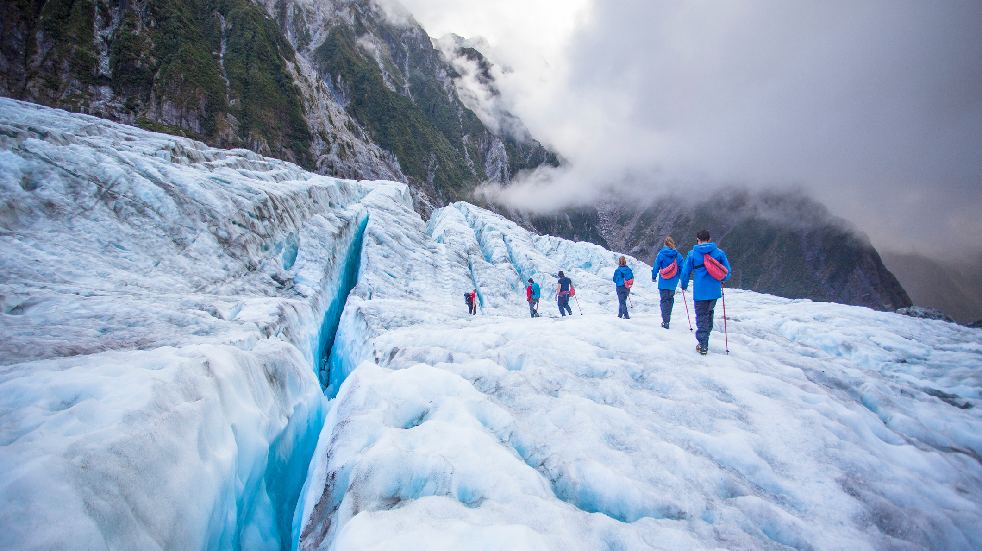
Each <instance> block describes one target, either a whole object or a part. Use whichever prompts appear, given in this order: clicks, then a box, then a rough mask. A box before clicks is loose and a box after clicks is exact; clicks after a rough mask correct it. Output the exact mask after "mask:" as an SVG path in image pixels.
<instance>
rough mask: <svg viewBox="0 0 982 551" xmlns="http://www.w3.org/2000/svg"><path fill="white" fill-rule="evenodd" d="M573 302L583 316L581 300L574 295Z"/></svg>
mask: <svg viewBox="0 0 982 551" xmlns="http://www.w3.org/2000/svg"><path fill="white" fill-rule="evenodd" d="M573 300H575V301H576V308H577V309H578V310H579V311H580V315H581V316H582V315H583V307H582V306H580V299H578V298H576V295H573Z"/></svg>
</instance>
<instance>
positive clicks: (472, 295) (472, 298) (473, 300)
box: [464, 289, 477, 315]
mask: <svg viewBox="0 0 982 551" xmlns="http://www.w3.org/2000/svg"><path fill="white" fill-rule="evenodd" d="M464 302H466V303H467V313H468V314H471V315H477V289H474V290H472V291H471V292H469V293H464Z"/></svg>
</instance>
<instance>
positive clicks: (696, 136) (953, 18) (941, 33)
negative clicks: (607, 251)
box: [401, 0, 982, 256]
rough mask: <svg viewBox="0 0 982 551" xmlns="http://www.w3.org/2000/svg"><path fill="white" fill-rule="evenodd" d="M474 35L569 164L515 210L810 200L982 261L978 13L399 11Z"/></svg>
mask: <svg viewBox="0 0 982 551" xmlns="http://www.w3.org/2000/svg"><path fill="white" fill-rule="evenodd" d="M401 1H402V3H403V4H404V5H405V6H406V7H407V8H408V9H409V11H410V12H412V13H413V14H414V16H415V17H416V19H417V20H418V21H420V23H422V24H423V26H424V27H425V28H426V30H427V32H429V33H430V34H431V35H433V36H440V35H443V34H445V33H449V32H454V33H457V34H459V35H462V36H465V37H476V36H480V37H483V38H484V39H485V40H486V41H487V47H486V49H488V50H490V51H488V52H486V53H487V54H488V55H489V56H490V57H491V58H492V60H493V61H495V62H497V63H499V64H500V65H501V66H502V67H503V68H505V71H503V74H501V75H499V80H500V84H501V89H502V95H503V100H504V101H505V102H506V103H507V104H508V105H509V106H510V107H511V108H512V109H513V110H514V112H515V113H516V114H517V115H519V116H520V117H521V118H522V119H523V120H524V121H525V123H526V124H527V125H528V127H529V128H530V130H531V132H532V134H533V135H534V136H536V137H537V138H539V139H540V140H541V141H543V142H545V143H547V144H549V145H550V146H551V147H553V148H554V149H556V150H557V151H558V152H559V153H560V154H561V155H562V156H563V157H564V158H565V159H567V161H568V164H567V166H566V168H565V169H563V170H560V171H550V172H549V173H539V174H534V175H530V177H529V178H527V179H526V180H525V182H524V183H523V184H519V185H517V186H514V187H513V189H512V191H511V192H510V193H509V196H508V199H510V200H512V201H515V202H518V203H520V204H526V205H534V206H539V207H541V206H543V205H557V204H558V202H557V198H563V199H564V200H576V201H592V200H596V199H597V198H598V197H606V196H608V195H609V194H610V193H612V192H611V191H610V190H611V188H613V190H614V191H613V193H638V192H640V193H643V194H648V195H655V194H658V193H659V192H663V191H684V192H686V193H689V194H704V193H712V189H711V187H712V186H713V185H719V184H743V185H747V186H751V187H796V188H803V189H805V190H807V191H808V192H810V193H811V194H812V195H813V196H814V197H816V198H817V199H819V200H821V201H823V202H824V203H826V204H827V205H828V206H829V208H830V209H831V210H832V212H833V213H836V214H839V215H840V216H843V217H844V218H847V219H849V220H851V221H853V222H854V223H855V224H856V225H857V226H859V227H860V228H861V229H863V230H864V231H866V232H867V233H868V234H869V235H870V237H871V238H872V239H873V241H874V243H875V244H876V245H877V246H879V247H881V248H886V249H901V250H904V249H908V248H915V249H917V250H920V251H922V252H928V253H934V254H936V255H945V256H949V255H952V254H954V253H957V252H959V251H963V250H969V251H971V252H972V253H978V252H979V251H982V244H980V243H982V216H980V211H982V2H979V1H978V0H965V1H943V0H942V1H937V2H935V1H927V0H918V1H906V0H854V1H829V0H825V1H821V2H818V1H816V2H803V1H786V0H785V1H755V2H737V1H731V2H717V1H688V2H660V1H655V0H616V1H610V0H608V1H604V2H600V1H599V0H596V1H591V0H521V1H519V0H499V1H495V2H489V1H487V0H401Z"/></svg>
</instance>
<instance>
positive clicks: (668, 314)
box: [651, 235, 683, 329]
mask: <svg viewBox="0 0 982 551" xmlns="http://www.w3.org/2000/svg"><path fill="white" fill-rule="evenodd" d="M682 260H683V259H682V255H681V254H679V252H678V250H676V248H675V240H674V239H672V236H671V235H669V236H668V237H666V238H665V246H664V247H662V249H661V250H660V251H658V256H656V257H655V262H654V264H653V265H652V267H651V281H655V280H657V281H658V292H659V293H660V294H661V326H662V327H664V328H665V329H668V324H669V322H671V321H672V308H673V307H674V306H675V288H676V287H678V285H679V279H680V275H681V268H682V266H681V265H682ZM666 275H668V276H669V277H665V276H666Z"/></svg>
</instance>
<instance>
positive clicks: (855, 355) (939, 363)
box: [0, 99, 982, 551]
mask: <svg viewBox="0 0 982 551" xmlns="http://www.w3.org/2000/svg"><path fill="white" fill-rule="evenodd" d="M0 186H2V187H0V193H2V203H0V204H2V208H0V224H2V227H0V230H2V233H0V247H2V256H0V274H2V280H0V301H2V305H0V306H2V314H0V331H2V335H3V338H2V341H0V473H2V474H0V503H2V505H0V528H2V529H0V548H3V549H6V548H10V549H50V548H79V549H90V548H112V549H136V548H139V549H195V548H210V549H228V548H242V549H276V548H291V547H296V548H300V549H307V550H312V549H337V550H344V549H360V550H362V549H427V550H432V549H448V550H449V549H454V550H456V549H509V550H512V549H535V550H539V549H561V550H564V551H565V550H571V549H584V550H595V549H703V548H728V549H786V548H794V549H977V548H980V547H982V522H980V521H982V430H980V429H982V419H980V414H979V407H978V404H979V400H980V366H982V332H980V331H979V330H976V329H969V328H964V327H960V326H957V325H954V324H950V323H946V322H943V321H934V320H922V319H915V318H910V317H907V316H901V315H898V314H892V313H882V312H874V311H872V310H868V309H865V308H857V307H849V306H841V305H835V304H824V303H812V302H809V301H794V300H787V299H781V298H777V297H772V296H767V295H761V294H756V293H752V292H744V291H739V290H728V291H727V295H726V296H727V299H728V300H727V312H728V313H729V314H730V319H729V322H728V323H729V330H730V349H731V353H730V354H729V355H725V354H723V353H722V348H723V347H722V340H723V335H722V333H720V332H718V331H717V332H714V334H713V336H712V340H711V345H710V346H711V352H710V354H709V356H706V357H701V356H699V355H698V354H696V353H695V351H694V346H695V343H694V338H693V336H692V334H691V333H690V332H689V330H688V325H687V323H686V321H685V309H684V308H683V305H682V303H681V300H677V301H676V308H675V312H674V316H673V322H672V327H671V329H670V330H668V331H666V330H664V329H662V328H661V327H660V326H659V324H660V321H661V320H660V316H659V315H658V304H657V297H658V293H657V290H656V289H655V286H654V284H653V283H651V282H650V281H648V280H649V279H650V278H649V277H648V275H649V274H650V267H649V266H647V265H645V264H644V263H642V262H640V261H638V260H635V259H631V260H630V264H631V266H632V267H633V268H634V271H635V274H636V277H637V281H638V283H637V284H636V287H635V291H634V292H633V293H632V302H633V305H634V309H633V310H632V316H633V317H632V319H631V320H630V321H626V320H619V319H617V317H616V308H617V306H616V298H615V297H614V294H613V284H612V282H611V281H610V276H611V274H612V272H613V268H614V266H615V261H616V258H617V256H618V255H617V254H616V253H614V252H610V251H606V250H604V249H602V248H600V247H597V246H595V245H591V244H587V243H573V242H569V241H565V240H562V239H558V238H554V237H549V236H536V235H534V234H530V233H528V232H526V231H525V230H523V229H521V228H520V227H518V226H516V225H515V224H513V223H511V222H509V221H507V220H505V219H503V218H501V217H499V216H497V215H495V214H492V213H490V212H487V211H484V210H482V209H479V208H477V207H474V206H472V205H468V204H466V203H456V204H453V205H450V206H447V207H445V208H443V209H439V210H437V211H435V212H434V213H433V215H432V217H431V219H430V220H429V221H424V220H422V219H421V218H420V217H419V215H417V214H416V213H415V212H414V211H413V209H412V204H411V199H410V195H409V192H408V190H407V189H406V188H405V186H403V185H401V184H395V183H388V182H352V181H343V180H336V179H333V178H328V177H324V176H317V175H313V174H310V173H307V172H304V171H303V170H301V169H299V168H297V167H296V166H294V165H291V164H289V163H284V162H281V161H276V160H272V159H267V158H263V157H260V156H257V155H255V154H253V153H250V152H247V151H224V150H218V149H212V148H208V147H206V146H203V145H202V144H199V143H196V142H193V141H190V140H185V139H181V138H175V137H172V136H165V135H162V134H154V133H148V132H144V131H141V130H137V129H134V128H130V127H126V126H122V125H117V124H113V123H109V122H106V121H102V120H99V119H94V118H91V117H86V116H82V115H70V114H67V113H64V112H61V111H56V110H50V109H44V108H39V107H36V106H31V105H29V104H24V103H19V102H15V101H11V100H6V99H0ZM724 246H725V244H724ZM734 268H735V269H740V267H739V266H735V267H734ZM558 270H564V271H565V272H566V274H567V275H569V276H570V277H571V278H572V279H573V282H574V284H575V286H576V288H577V297H576V298H577V300H574V301H573V302H572V306H573V308H574V315H573V316H572V317H567V318H559V317H558V309H557V308H556V306H555V302H554V301H550V300H549V299H548V297H549V296H550V291H551V290H552V289H553V288H554V281H555V279H554V278H553V277H552V276H553V274H555V273H556V272H557V271H558ZM529 277H533V278H535V279H536V280H537V281H538V282H539V283H540V284H542V287H543V294H544V297H546V298H544V299H543V302H542V304H541V305H540V308H539V311H540V312H541V313H542V314H543V316H544V317H542V318H538V319H529V318H528V309H527V306H526V304H525V302H524V292H523V288H524V281H525V280H526V279H528V278H529ZM472 288H473V289H477V292H478V299H479V304H480V311H479V315H477V316H468V315H467V314H466V306H465V304H464V301H463V292H464V291H468V290H470V289H472ZM678 298H679V299H681V296H680V297H678ZM690 298H691V297H690ZM689 307H690V309H691V307H692V304H691V301H690V303H689ZM580 308H581V309H582V315H581V313H580ZM721 310H722V309H721V308H719V307H717V315H718V316H719V315H721V313H722V312H721ZM550 316H551V317H550ZM720 322H721V320H717V324H716V325H717V327H716V329H717V330H721V329H722V323H720ZM325 396H326V397H325ZM327 397H331V398H332V399H330V400H329V399H328V398H327ZM318 435H319V438H318ZM315 446H316V449H315ZM308 462H309V467H308Z"/></svg>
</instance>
